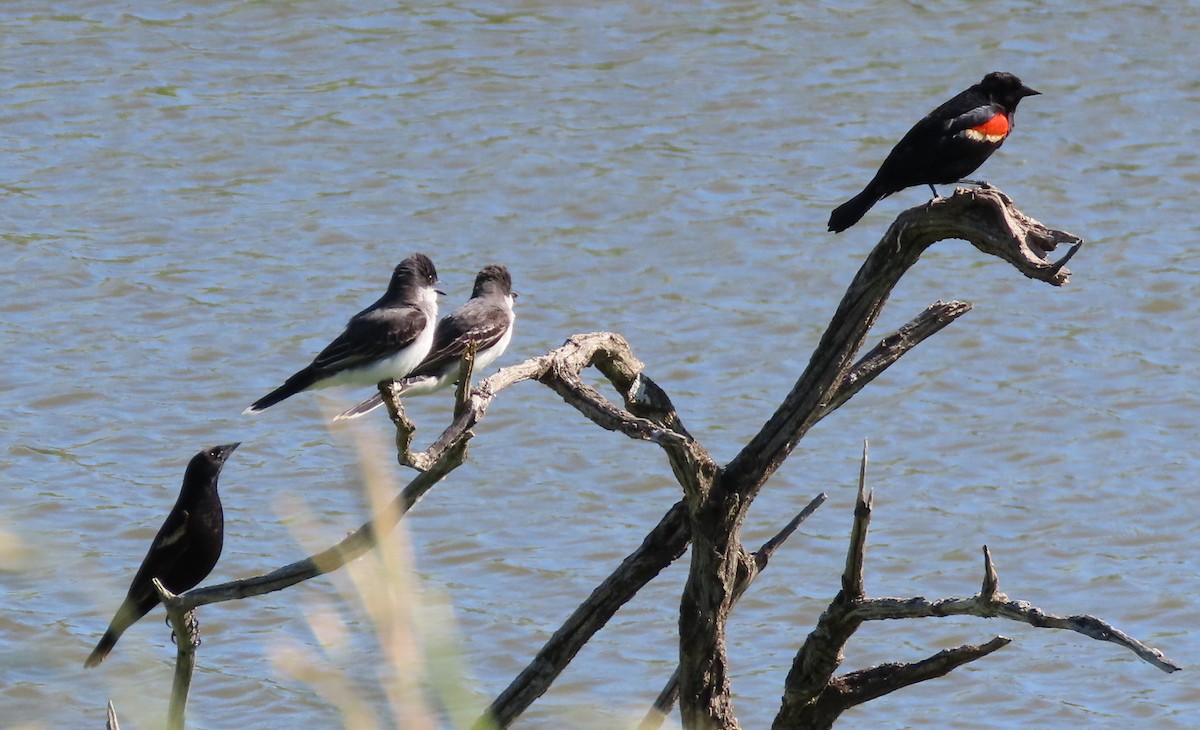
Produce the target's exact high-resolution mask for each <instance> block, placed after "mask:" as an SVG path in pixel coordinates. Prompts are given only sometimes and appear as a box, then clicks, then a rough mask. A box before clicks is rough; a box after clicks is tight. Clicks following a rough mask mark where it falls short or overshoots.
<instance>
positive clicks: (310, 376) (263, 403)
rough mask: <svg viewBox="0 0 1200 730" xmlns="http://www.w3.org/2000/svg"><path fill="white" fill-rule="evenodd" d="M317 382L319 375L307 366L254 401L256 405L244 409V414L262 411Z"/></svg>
mask: <svg viewBox="0 0 1200 730" xmlns="http://www.w3.org/2000/svg"><path fill="white" fill-rule="evenodd" d="M315 382H317V376H316V375H315V374H314V373H313V372H312V371H311V370H309V369H308V368H305V369H303V370H301V371H300V372H298V373H296V374H295V375H293V376H292V377H290V378H288V379H287V382H285V383H284V384H283V385H281V386H279V387H278V388H276V389H275V390H272V391H271V392H270V393H267V394H266V395H264V396H263V397H262V398H259V399H258V400H256V401H254V405H252V406H250V407H249V408H247V409H246V410H244V411H242V415H249V414H253V413H262V412H263V411H265V410H267V409H268V408H270V407H271V406H273V405H275V404H276V403H278V402H279V401H281V400H284V399H285V398H291V397H292V396H293V395H295V394H297V393H299V392H300V391H302V390H305V389H306V388H308V387H309V386H311V385H312V384H313V383H315Z"/></svg>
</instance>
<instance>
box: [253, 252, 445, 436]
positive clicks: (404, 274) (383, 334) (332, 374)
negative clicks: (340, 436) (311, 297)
mask: <svg viewBox="0 0 1200 730" xmlns="http://www.w3.org/2000/svg"><path fill="white" fill-rule="evenodd" d="M437 283H438V276H437V269H435V268H434V266H433V262H432V261H430V260H429V257H428V256H426V255H425V254H423V253H417V254H413V255H412V256H409V257H408V258H406V259H404V260H403V261H401V262H400V264H399V265H397V266H396V270H395V271H394V272H393V273H392V280H391V282H390V283H389V284H388V288H387V292H386V293H385V294H384V295H383V296H382V297H380V298H379V300H378V301H376V302H375V303H374V304H372V305H371V306H369V307H367V308H366V309H364V310H362V311H361V312H359V313H358V314H356V315H354V316H353V317H351V318H350V321H349V322H348V323H347V324H346V329H345V331H343V332H342V334H340V335H338V338H337V339H336V340H334V341H333V342H331V343H329V346H328V347H326V348H325V349H324V350H321V352H320V354H318V355H317V356H316V358H315V359H313V361H312V363H310V364H309V365H308V366H307V367H305V368H304V369H303V370H301V371H300V372H298V373H296V374H295V375H293V376H292V377H290V378H288V379H287V381H286V382H284V384H283V385H281V386H279V387H278V388H276V389H275V390H273V391H271V392H270V393H268V394H267V395H265V396H263V397H262V398H260V399H259V400H258V401H256V402H255V403H254V405H252V406H250V407H249V408H247V409H246V410H244V411H242V412H243V413H260V412H262V411H264V410H266V409H267V408H270V407H271V406H273V405H275V404H276V403H278V402H279V401H281V400H284V399H285V398H290V397H291V396H293V395H295V394H296V393H299V392H301V391H303V390H312V389H317V388H328V387H329V386H332V385H376V384H378V383H381V382H383V381H385V380H390V379H393V378H394V379H397V380H398V379H400V378H403V377H405V376H406V375H408V374H409V373H411V372H412V371H413V369H414V368H416V367H417V365H419V364H420V363H421V361H422V360H424V359H425V356H426V355H428V354H429V349H430V347H432V346H433V330H434V322H436V321H437V310H438V304H437V297H438V294H440V293H441V292H439V291H438V290H437V288H436V286H437Z"/></svg>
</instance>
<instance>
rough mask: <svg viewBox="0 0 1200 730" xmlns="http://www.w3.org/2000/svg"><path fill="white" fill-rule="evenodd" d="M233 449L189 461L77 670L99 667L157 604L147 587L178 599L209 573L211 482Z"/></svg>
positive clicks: (217, 503)
mask: <svg viewBox="0 0 1200 730" xmlns="http://www.w3.org/2000/svg"><path fill="white" fill-rule="evenodd" d="M238 445H239V444H236V443H234V444H225V445H224V446H214V447H212V448H211V449H205V450H204V451H201V452H200V453H198V454H196V455H195V456H193V457H192V460H191V461H190V462H189V463H188V465H187V470H186V471H185V472H184V473H183V487H182V488H181V489H180V490H179V498H178V499H176V500H175V506H174V507H172V508H171V511H170V512H169V513H168V514H167V519H166V520H165V521H164V522H163V524H162V527H161V528H159V530H158V534H157V535H155V536H154V539H153V540H151V541H150V549H149V550H148V551H147V552H146V557H145V558H143V559H142V565H141V567H140V568H138V571H137V574H135V575H134V576H133V582H132V583H131V584H130V585H129V592H128V593H127V594H126V595H125V600H124V601H123V602H122V603H121V607H120V608H118V609H117V615H116V616H114V617H113V620H112V622H111V623H110V624H109V625H108V630H107V631H105V632H104V636H102V637H101V638H100V643H99V644H97V645H96V648H95V649H94V650H93V651H92V653H91V655H90V656H89V657H88V658H87V661H85V662H84V663H83V666H85V667H94V666H96V665H97V664H99V663H100V662H102V661H104V657H106V656H108V653H109V652H110V651H112V648H113V646H114V645H115V644H116V643H117V639H119V638H121V634H123V633H125V630H126V629H128V628H129V627H130V626H132V625H133V624H134V623H135V622H136V621H137V620H138V619H140V618H141V617H142V616H145V615H146V614H147V613H150V610H151V609H152V608H154V607H155V606H157V605H158V604H159V598H158V592H157V591H155V590H154V585H153V583H151V581H153V580H154V579H155V578H158V580H159V581H160V582H161V583H162V584H163V587H165V588H166V589H167V590H169V591H171V592H172V593H183V592H184V591H186V590H190V589H192V588H195V587H196V586H197V585H198V584H199V583H200V581H202V580H204V579H205V578H207V577H208V574H209V573H211V572H212V569H213V567H215V566H216V564H217V560H219V559H220V557H221V547H222V545H223V544H224V542H225V513H224V511H223V510H222V509H221V497H220V495H219V494H218V493H217V477H218V476H220V474H221V467H223V466H224V465H225V460H226V459H228V458H229V455H230V454H232V453H233V450H234V449H236V448H237V447H238Z"/></svg>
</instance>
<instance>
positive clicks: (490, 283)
mask: <svg viewBox="0 0 1200 730" xmlns="http://www.w3.org/2000/svg"><path fill="white" fill-rule="evenodd" d="M492 293H495V294H500V295H502V296H512V297H516V296H517V293H516V292H514V291H513V290H512V277H511V276H509V274H508V269H507V268H505V267H503V266H500V265H499V264H488V265H487V266H485V267H483V268H482V269H480V270H479V273H478V274H476V275H475V289H474V290H473V291H472V292H471V298H472V299H473V298H475V297H482V296H485V295H487V294H492Z"/></svg>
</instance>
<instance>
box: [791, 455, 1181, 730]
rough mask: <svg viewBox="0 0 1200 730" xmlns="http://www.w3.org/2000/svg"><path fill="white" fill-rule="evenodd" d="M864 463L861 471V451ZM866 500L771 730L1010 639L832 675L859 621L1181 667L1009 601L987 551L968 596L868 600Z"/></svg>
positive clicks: (832, 716) (816, 719) (1128, 642)
mask: <svg viewBox="0 0 1200 730" xmlns="http://www.w3.org/2000/svg"><path fill="white" fill-rule="evenodd" d="M863 465H864V470H865V465H866V455H865V450H864V457H863ZM869 502H870V498H869V497H868V496H867V492H866V488H865V478H862V477H860V482H859V493H858V499H857V502H856V506H855V510H854V525H853V527H852V528H851V540H850V548H849V550H848V551H847V556H846V570H845V573H844V574H843V576H842V586H843V588H842V590H841V591H840V592H839V593H838V595H837V596H836V597H835V598H834V599H833V601H832V602H831V603H830V604H829V607H828V608H827V609H826V610H825V613H824V614H822V615H821V618H820V619H819V620H818V622H817V627H816V629H814V630H813V632H812V633H811V634H809V636H808V639H807V640H806V641H805V642H804V645H803V646H802V647H801V648H800V650H799V651H798V652H797V654H796V657H795V659H794V660H793V662H792V669H791V672H789V673H788V677H787V680H786V682H785V684H784V695H783V702H782V706H781V708H780V711H779V714H778V715H777V716H776V718H775V722H774V724H773V725H772V728H773V729H774V730H785V729H786V730H793V729H795V730H799V729H801V728H803V729H805V730H808V729H809V728H816V729H820V728H831V727H833V724H834V722H835V721H836V720H837V718H838V717H839V716H840V715H841V714H842V713H843V712H845V711H846V710H847V709H849V708H851V707H853V706H855V705H858V704H861V703H863V702H866V701H868V700H872V699H875V698H876V697H881V696H883V695H885V694H888V693H890V692H894V691H896V690H898V689H901V688H903V687H908V686H911V685H913V684H916V683H918V682H923V681H925V680H928V679H933V678H936V677H941V676H944V675H946V674H948V673H949V672H951V671H952V670H954V669H955V668H957V667H959V666H962V665H963V664H966V663H967V662H970V661H974V660H975V659H979V658H981V657H984V656H987V655H988V654H990V653H992V652H993V651H996V650H998V649H1000V648H1002V647H1004V646H1007V645H1008V644H1009V643H1010V642H1011V641H1012V640H1011V639H1007V638H1004V637H999V636H998V637H995V638H993V639H992V640H990V641H988V642H986V643H984V644H980V645H970V644H968V645H965V646H960V647H957V648H955V649H949V650H946V651H943V652H939V653H938V654H935V655H934V656H931V657H929V658H928V659H925V660H923V661H919V662H913V663H890V664H883V665H880V666H877V667H874V668H871V669H867V670H862V671H857V672H850V673H848V674H844V675H842V676H840V677H834V676H833V673H834V672H835V671H836V670H837V667H838V666H839V665H840V663H841V661H842V657H843V655H844V651H845V646H846V643H847V642H848V641H849V640H850V637H851V636H852V635H853V634H854V632H855V630H857V629H858V627H859V626H860V625H862V623H863V622H864V621H881V620H894V619H905V618H930V617H941V616H978V617H981V618H994V617H1000V618H1007V619H1011V620H1013V621H1020V622H1023V623H1027V624H1029V625H1030V626H1036V627H1040V628H1058V629H1069V630H1071V631H1076V632H1078V633H1080V634H1083V635H1085V636H1088V637H1091V638H1093V639H1097V640H1099V641H1110V642H1113V643H1115V644H1118V645H1120V646H1124V647H1126V648H1127V649H1129V650H1131V651H1133V652H1134V653H1135V654H1137V655H1138V656H1139V657H1141V658H1142V659H1144V660H1145V661H1147V662H1149V663H1151V664H1153V665H1154V666H1156V667H1158V668H1159V669H1162V670H1163V671H1166V672H1174V671H1178V670H1179V669H1180V668H1181V667H1180V666H1179V665H1178V664H1176V663H1175V662H1173V661H1171V660H1170V659H1168V658H1166V657H1165V656H1163V654H1162V652H1160V651H1158V650H1157V649H1153V648H1150V647H1148V646H1146V645H1144V644H1142V643H1141V642H1139V641H1137V640H1136V639H1133V638H1132V637H1130V636H1128V635H1127V634H1125V633H1123V632H1121V631H1119V630H1118V629H1116V628H1114V627H1113V626H1111V625H1110V624H1108V623H1107V622H1105V621H1102V620H1100V619H1098V618H1096V617H1094V616H1070V617H1061V616H1055V615H1053V614H1047V613H1045V612H1044V611H1042V610H1041V609H1040V608H1037V607H1036V606H1033V605H1031V604H1029V603H1028V602H1026V601H1013V600H1010V599H1009V598H1008V597H1007V596H1005V595H1004V594H1003V593H1001V592H1000V582H999V578H998V577H997V575H996V568H995V565H994V564H993V563H992V557H991V553H990V552H989V551H988V549H987V547H986V546H984V548H983V555H984V570H983V581H982V585H981V587H980V591H979V593H977V594H975V595H974V596H972V597H970V598H943V599H938V600H932V601H931V600H928V599H926V598H920V597H917V598H868V597H866V596H865V595H864V594H863V592H862V590H861V587H862V572H863V570H862V569H863V565H864V564H865V561H866V542H867V541H866V536H867V530H868V527H869V524H870V519H871V509H870V504H869Z"/></svg>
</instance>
